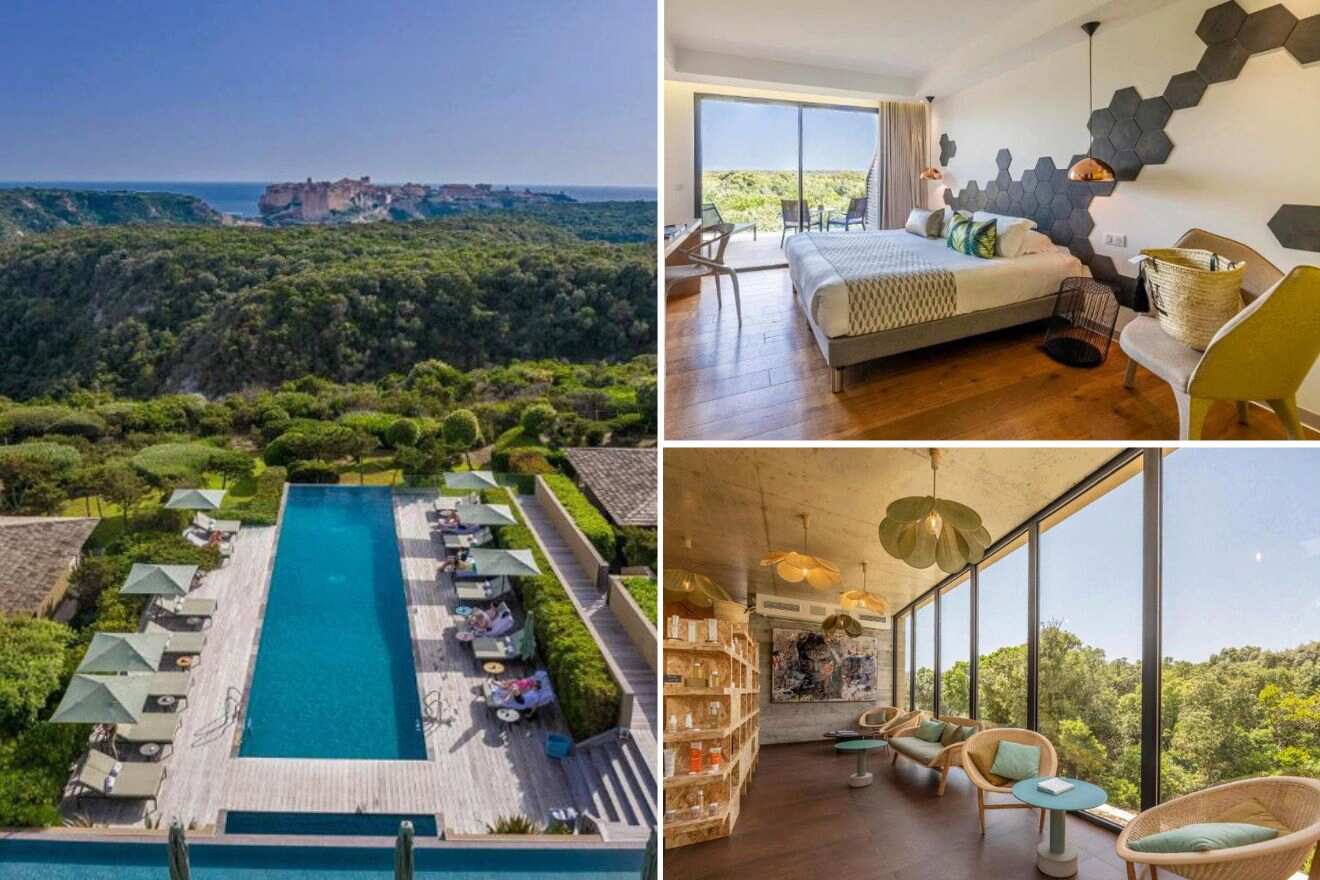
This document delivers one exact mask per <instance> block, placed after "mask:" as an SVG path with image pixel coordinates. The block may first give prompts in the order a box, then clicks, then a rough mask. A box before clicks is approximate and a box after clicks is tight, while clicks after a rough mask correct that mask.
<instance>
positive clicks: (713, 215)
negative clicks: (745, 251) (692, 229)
mask: <svg viewBox="0 0 1320 880" xmlns="http://www.w3.org/2000/svg"><path fill="white" fill-rule="evenodd" d="M724 225H725V223H724V217H723V215H721V214H720V209H719V208H718V207H717V206H716V204H715V203H714V202H707V203H706V204H704V205H702V206H701V228H702V229H710V228H712V227H715V226H724ZM731 225H732V226H733V234H734V235H737V234H738V233H740V232H746V231H747V230H749V229H750V230H752V241H756V224H755V223H734V224H731Z"/></svg>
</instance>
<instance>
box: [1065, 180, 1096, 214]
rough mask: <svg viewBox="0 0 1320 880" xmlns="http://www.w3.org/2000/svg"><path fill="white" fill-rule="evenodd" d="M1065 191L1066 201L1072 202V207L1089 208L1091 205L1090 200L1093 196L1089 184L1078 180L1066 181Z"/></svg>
mask: <svg viewBox="0 0 1320 880" xmlns="http://www.w3.org/2000/svg"><path fill="white" fill-rule="evenodd" d="M1067 193H1068V201H1069V202H1072V206H1073V207H1074V208H1089V207H1091V200H1092V199H1093V198H1095V194H1094V193H1092V192H1091V187H1090V185H1089V184H1086V183H1083V182H1081V181H1079V180H1070V181H1068V188H1067Z"/></svg>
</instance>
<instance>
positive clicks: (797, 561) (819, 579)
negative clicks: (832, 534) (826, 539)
mask: <svg viewBox="0 0 1320 880" xmlns="http://www.w3.org/2000/svg"><path fill="white" fill-rule="evenodd" d="M798 517H799V518H800V519H801V520H802V550H803V552H802V553H798V552H797V551H796V550H774V551H772V552H771V553H769V554H768V555H767V556H766V557H765V558H764V559H762V560H761V565H763V566H774V568H775V573H776V574H778V575H779V576H780V577H781V578H783V579H784V580H786V581H788V582H789V583H790V584H800V583H802V582H803V581H806V582H807V586H809V587H813V588H814V589H817V590H828V589H831V588H833V587H837V586H838V585H839V584H840V582H842V581H843V574H842V573H841V572H840V571H839V567H838V566H837V565H835V564H834V563H833V562H829V561H827V560H825V559H821V558H820V557H819V556H811V555H810V554H808V553H807V552H806V549H807V529H808V528H809V527H810V526H811V515H810V514H807V513H800V514H798Z"/></svg>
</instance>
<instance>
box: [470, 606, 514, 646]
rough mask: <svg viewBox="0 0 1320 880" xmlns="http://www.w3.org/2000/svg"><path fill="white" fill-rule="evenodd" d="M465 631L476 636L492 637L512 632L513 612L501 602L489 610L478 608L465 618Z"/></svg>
mask: <svg viewBox="0 0 1320 880" xmlns="http://www.w3.org/2000/svg"><path fill="white" fill-rule="evenodd" d="M467 631H468V632H470V633H472V635H473V636H474V637H476V638H487V639H493V638H497V637H499V636H502V635H505V634H506V633H511V632H513V612H512V611H510V610H509V606H508V605H506V604H505V603H503V602H501V603H500V604H499V605H498V606H497V607H495V608H492V609H491V610H489V611H484V610H482V609H480V608H478V609H476V610H475V611H473V612H472V613H471V614H469V615H468V618H467Z"/></svg>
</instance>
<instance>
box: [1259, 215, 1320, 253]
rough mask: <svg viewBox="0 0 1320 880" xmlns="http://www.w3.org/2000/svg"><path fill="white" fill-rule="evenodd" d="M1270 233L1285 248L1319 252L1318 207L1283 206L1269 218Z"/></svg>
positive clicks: (1319, 220)
mask: <svg viewBox="0 0 1320 880" xmlns="http://www.w3.org/2000/svg"><path fill="white" fill-rule="evenodd" d="M1270 231H1271V232H1273V233H1274V237H1275V238H1277V239H1278V240H1279V244H1281V245H1283V246H1284V247H1286V248H1292V249H1293V250H1299V251H1320V205H1284V206H1283V207H1282V208H1280V209H1279V212H1278V213H1277V214H1275V215H1274V216H1273V217H1271V218H1270Z"/></svg>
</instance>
